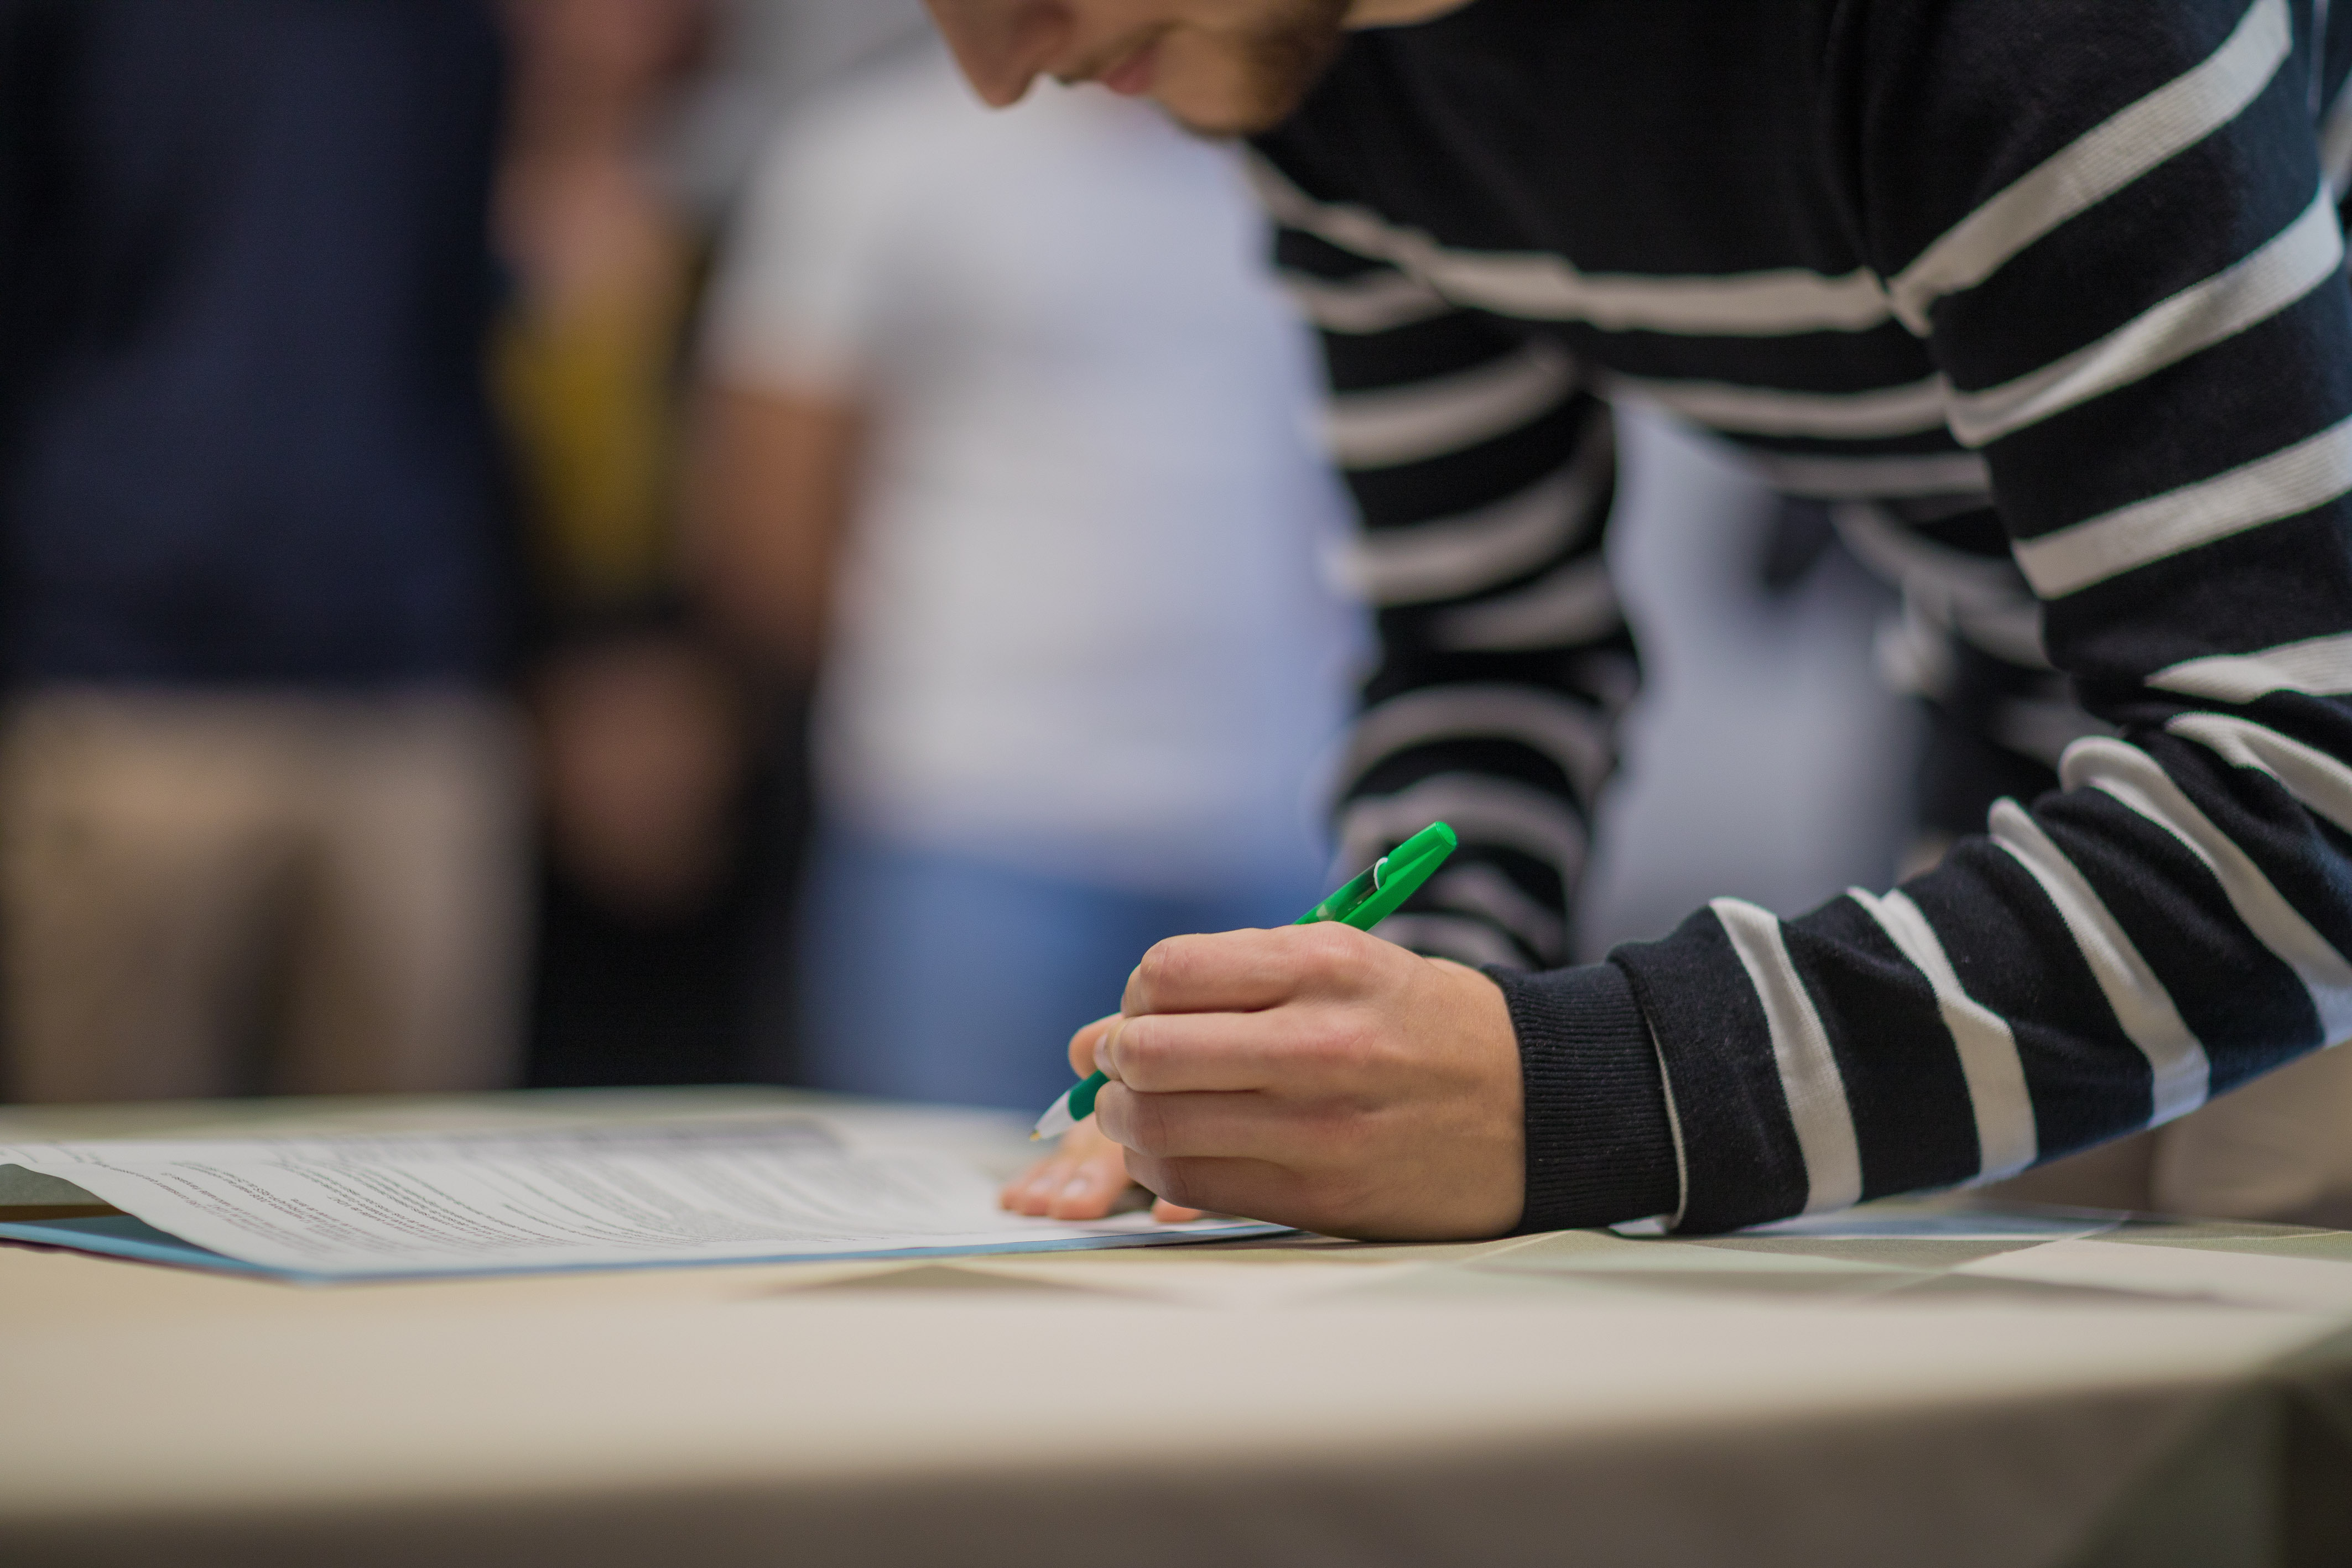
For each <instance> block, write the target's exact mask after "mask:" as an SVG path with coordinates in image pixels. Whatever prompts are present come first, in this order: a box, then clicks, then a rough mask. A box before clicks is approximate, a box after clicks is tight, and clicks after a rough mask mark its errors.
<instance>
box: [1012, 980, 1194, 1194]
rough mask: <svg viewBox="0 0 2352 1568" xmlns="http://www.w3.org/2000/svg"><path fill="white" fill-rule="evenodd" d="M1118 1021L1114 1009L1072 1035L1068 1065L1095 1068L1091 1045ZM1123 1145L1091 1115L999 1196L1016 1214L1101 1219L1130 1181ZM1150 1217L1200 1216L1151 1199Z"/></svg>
mask: <svg viewBox="0 0 2352 1568" xmlns="http://www.w3.org/2000/svg"><path fill="white" fill-rule="evenodd" d="M1117 1022H1118V1014H1117V1013H1113V1014H1112V1015H1111V1016H1110V1017H1108V1018H1105V1019H1096V1020H1095V1021H1094V1022H1092V1023H1090V1024H1088V1025H1087V1027H1086V1028H1084V1029H1082V1030H1078V1032H1077V1033H1076V1034H1075V1035H1072V1036H1071V1037H1070V1067H1071V1069H1072V1071H1076V1073H1077V1075H1078V1076H1079V1077H1081V1078H1083V1077H1085V1076H1086V1075H1087V1073H1089V1072H1092V1071H1094V1070H1095V1046H1096V1045H1097V1042H1099V1041H1100V1040H1101V1039H1102V1037H1103V1033H1104V1031H1105V1030H1108V1028H1109V1027H1110V1026H1111V1025H1112V1024H1114V1023H1117ZM1133 1185H1134V1184H1133V1183H1132V1182H1131V1181H1129V1177H1128V1174H1127V1151H1126V1150H1125V1149H1123V1148H1120V1147H1119V1146H1118V1145H1117V1144H1115V1143H1113V1142H1111V1140H1110V1139H1109V1138H1108V1137H1106V1136H1104V1135H1103V1134H1102V1131H1101V1130H1100V1128H1098V1127H1097V1125H1096V1124H1095V1122H1094V1119H1093V1118H1091V1117H1089V1118H1088V1119H1087V1120H1086V1121H1083V1122H1081V1123H1079V1124H1077V1125H1076V1126H1075V1127H1073V1128H1071V1129H1070V1130H1069V1131H1068V1132H1067V1133H1065V1134H1062V1141H1061V1143H1059V1144H1058V1145H1055V1149H1054V1152H1053V1153H1052V1154H1050V1155H1046V1156H1045V1158H1044V1159H1042V1160H1039V1161H1038V1162H1037V1163H1036V1164H1035V1165H1034V1166H1030V1167H1029V1168H1028V1169H1027V1170H1025V1171H1024V1172H1023V1173H1022V1174H1021V1175H1020V1176H1017V1177H1015V1178H1014V1179H1013V1180H1012V1181H1010V1182H1008V1183H1006V1184H1005V1187H1004V1190H1003V1192H1002V1193H1000V1194H999V1195H998V1197H997V1201H998V1202H1000V1203H1002V1204H1003V1206H1004V1207H1007V1208H1009V1209H1011V1210H1013V1212H1014V1213H1015V1214H1034V1215H1040V1216H1045V1217H1048V1218H1055V1219H1100V1218H1103V1217H1104V1216H1105V1215H1107V1214H1108V1213H1109V1212H1110V1211H1111V1209H1112V1208H1113V1207H1115V1206H1116V1205H1117V1204H1118V1201H1119V1199H1120V1198H1121V1197H1124V1196H1125V1195H1126V1193H1127V1190H1128V1188H1129V1186H1133ZM1151 1217H1152V1218H1154V1219H1159V1220H1163V1221H1165V1222H1166V1223H1168V1224H1171V1225H1181V1224H1183V1223H1184V1222H1185V1221H1186V1220H1191V1219H1198V1218H1201V1215H1200V1211H1199V1210H1198V1209H1191V1208H1179V1207H1176V1206H1175V1205H1174V1204H1172V1203H1168V1202H1164V1201H1160V1202H1155V1203H1153V1205H1152V1206H1151Z"/></svg>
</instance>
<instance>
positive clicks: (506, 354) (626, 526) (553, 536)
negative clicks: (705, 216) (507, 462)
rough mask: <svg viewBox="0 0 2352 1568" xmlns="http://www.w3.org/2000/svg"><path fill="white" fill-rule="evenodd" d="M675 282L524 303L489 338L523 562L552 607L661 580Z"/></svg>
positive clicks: (666, 540)
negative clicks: (519, 498) (514, 479)
mask: <svg viewBox="0 0 2352 1568" xmlns="http://www.w3.org/2000/svg"><path fill="white" fill-rule="evenodd" d="M684 273H685V268H684V267H682V266H681V267H678V268H677V270H676V271H675V272H674V273H673V274H672V275H671V277H669V278H668V279H666V280H661V281H656V280H654V279H649V278H645V277H634V278H628V279H626V287H608V288H604V289H600V290H597V291H595V292H593V293H590V294H584V295H577V296H574V297H572V298H569V299H565V300H563V301H562V302H561V306H560V308H552V309H548V308H532V307H531V305H530V304H529V303H525V304H523V305H522V306H521V307H520V308H518V309H517V310H516V311H515V312H514V313H512V314H511V315H510V316H509V319H508V320H507V321H506V322H505V323H504V324H503V325H502V326H501V328H500V329H499V333H498V337H497V340H496V344H495V347H494V349H493V361H492V369H493V384H494V386H495V387H496V390H497V395H498V400H499V410H500V413H501V414H502V415H503V417H504V419H505V421H506V423H507V428H508V430H509V433H510V434H511V436H512V438H513V442H514V447H515V454H516V459H517V465H518V468H519V470H520V474H521V477H522V479H523V481H524V484H525V486H526V491H527V503H528V505H527V510H528V513H529V515H530V518H531V535H532V552H533V555H534V557H535V558H536V563H537V565H538V567H539V570H540V573H541V581H542V583H543V584H544V586H545V588H546V590H547V591H548V593H549V595H550V597H551V599H552V600H553V601H554V602H555V603H556V604H557V605H558V606H559V607H560V608H562V610H565V611H573V612H594V611H599V610H608V609H613V608H615V607H621V606H626V605H629V604H631V603H634V602H637V601H643V600H645V599H646V598H648V597H650V596H653V595H656V594H658V593H660V592H662V591H666V590H667V589H668V588H670V587H671V586H672V584H673V582H674V580H675V578H676V575H677V572H676V549H675V535H674V529H673V528H672V526H671V524H672V506H671V495H672V479H673V476H674V474H675V471H676V460H677V400H676V389H675V384H674V376H673V367H674V364H675V361H676V358H677V345H678V334H679V330H680V327H681V323H682V319H683V317H684V314H685V308H686V295H687V288H686V284H685V279H684ZM613 281H614V282H615V283H619V282H622V281H623V280H621V279H614V280H613Z"/></svg>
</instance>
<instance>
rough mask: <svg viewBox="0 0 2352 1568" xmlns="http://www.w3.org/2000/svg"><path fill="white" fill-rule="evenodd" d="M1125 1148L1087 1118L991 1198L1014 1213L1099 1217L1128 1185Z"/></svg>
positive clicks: (1102, 1215) (1078, 1217)
mask: <svg viewBox="0 0 2352 1568" xmlns="http://www.w3.org/2000/svg"><path fill="white" fill-rule="evenodd" d="M1128 1186H1129V1182H1128V1176H1127V1163H1126V1151H1125V1150H1123V1149H1121V1148H1120V1147H1119V1146H1118V1145H1117V1144H1115V1143H1113V1142H1112V1141H1111V1140H1110V1139H1109V1138H1108V1137H1105V1136H1104V1135H1103V1134H1102V1133H1100V1132H1099V1131H1097V1129H1096V1127H1095V1126H1094V1124H1092V1123H1087V1124H1082V1125H1080V1126H1078V1127H1076V1128H1075V1129H1073V1130H1072V1131H1071V1132H1070V1133H1069V1134H1067V1135H1066V1136H1065V1137H1064V1138H1063V1140H1062V1143H1061V1145H1060V1147H1058V1148H1056V1149H1055V1151H1054V1152H1053V1153H1052V1154H1050V1155H1046V1156H1045V1158H1044V1159H1042V1160H1039V1161H1038V1162H1037V1163H1036V1164H1035V1165H1034V1166H1030V1167H1029V1168H1028V1169H1027V1170H1026V1171H1024V1172H1023V1173H1022V1174H1021V1175H1020V1176H1017V1177H1015V1178H1014V1179H1013V1181H1011V1182H1008V1183H1007V1184H1005V1187H1004V1190H1003V1192H1002V1193H1000V1194H998V1195H997V1201H998V1202H999V1203H1001V1204H1003V1206H1004V1207H1006V1208H1009V1209H1011V1210H1012V1211H1013V1213H1015V1214H1028V1215H1036V1216H1040V1217H1050V1218H1055V1219H1100V1218H1103V1217H1104V1216H1106V1215H1108V1213H1109V1212H1110V1211H1111V1208H1112V1207H1113V1206H1114V1205H1116V1204H1117V1203H1118V1200H1119V1198H1120V1197H1122V1196H1124V1195H1125V1193H1126V1191H1127V1189H1128Z"/></svg>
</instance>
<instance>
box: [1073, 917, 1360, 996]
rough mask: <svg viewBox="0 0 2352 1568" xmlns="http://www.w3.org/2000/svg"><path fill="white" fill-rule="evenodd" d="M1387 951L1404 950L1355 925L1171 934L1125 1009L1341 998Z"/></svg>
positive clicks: (1138, 970)
mask: <svg viewBox="0 0 2352 1568" xmlns="http://www.w3.org/2000/svg"><path fill="white" fill-rule="evenodd" d="M1383 949H1384V950H1385V951H1386V953H1387V954H1390V955H1394V954H1397V953H1399V952H1401V951H1402V950H1401V949H1398V948H1394V947H1391V946H1389V944H1387V943H1385V942H1382V941H1381V939H1380V938H1379V937H1377V936H1367V935H1366V934H1365V933H1363V932H1361V931H1358V930H1356V929H1355V928H1354V927H1353V926H1349V925H1328V924H1327V925H1284V926H1280V927H1277V928H1276V929H1275V930H1272V931H1225V932H1220V933H1218V934H1216V935H1214V936H1171V937H1170V938H1169V939H1168V940H1167V941H1165V942H1161V943H1160V944H1158V945H1157V946H1154V947H1153V948H1152V949H1151V951H1150V952H1149V953H1146V954H1145V955H1144V956H1143V962H1142V963H1140V964H1138V965H1137V966H1136V967H1135V972H1134V973H1133V974H1132V975H1129V977H1128V979H1127V996H1126V998H1125V999H1124V1001H1122V1002H1121V1004H1120V1007H1119V1010H1120V1011H1121V1012H1123V1013H1125V1014H1127V1015H1128V1016H1129V1017H1130V1018H1132V1017H1135V1016H1137V1015H1139V1014H1143V1013H1212V1012H1255V1011H1258V1010H1259V1009H1265V1008H1272V1007H1278V1006H1280V1005H1281V1004H1282V1003H1284V1002H1286V1001H1291V1000H1294V999H1296V998H1299V997H1302V996H1310V995H1312V996H1328V995H1336V994H1338V993H1339V992H1341V991H1343V990H1345V989H1348V988H1349V987H1350V985H1351V984H1352V983H1354V982H1355V981H1356V980H1357V977H1359V976H1360V974H1361V973H1362V972H1363V971H1365V970H1366V969H1367V967H1369V966H1370V965H1373V964H1376V963H1378V962H1379V961H1380V958H1381V951H1382V950H1383Z"/></svg>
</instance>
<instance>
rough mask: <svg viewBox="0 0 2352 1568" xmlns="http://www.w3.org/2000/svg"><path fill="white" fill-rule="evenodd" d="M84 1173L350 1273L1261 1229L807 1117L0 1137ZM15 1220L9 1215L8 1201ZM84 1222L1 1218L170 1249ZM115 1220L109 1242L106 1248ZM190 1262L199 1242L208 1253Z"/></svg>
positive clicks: (185, 1218)
mask: <svg viewBox="0 0 2352 1568" xmlns="http://www.w3.org/2000/svg"><path fill="white" fill-rule="evenodd" d="M9 1165H14V1166H22V1167H23V1168H25V1169H26V1170H29V1171H33V1172H36V1173H37V1174H39V1175H43V1176H55V1177H58V1178H59V1179H61V1180H64V1181H68V1182H70V1183H72V1184H73V1185H74V1186H78V1187H80V1188H81V1189H82V1190H84V1191H86V1192H89V1193H90V1194H92V1195H94V1196H96V1197H99V1198H100V1199H102V1200H103V1201H105V1202H106V1203H109V1204H111V1205H113V1206H114V1207H117V1208H120V1209H122V1210H124V1211H125V1212H126V1213H128V1214H130V1215H131V1216H133V1217H135V1218H136V1220H138V1221H141V1222H143V1227H142V1229H143V1228H144V1227H152V1229H153V1230H155V1231H161V1232H163V1233H165V1235H164V1236H163V1238H162V1239H163V1241H164V1242H166V1243H168V1242H170V1241H172V1240H173V1239H177V1240H178V1241H180V1242H184V1243H189V1244H192V1245H193V1247H194V1248H200V1249H205V1251H206V1252H209V1253H213V1254H217V1255H218V1256H219V1257H220V1258H221V1259H223V1260H234V1261H235V1262H236V1263H241V1264H245V1265H248V1266H251V1267H253V1268H256V1269H258V1270H265V1271H268V1272H273V1273H283V1274H289V1275H295V1276H300V1277H304V1278H310V1279H331V1280H355V1279H369V1278H388V1277H394V1276H416V1275H426V1274H474V1273H502V1272H509V1271H515V1270H546V1269H596V1268H625V1267H633V1266H645V1265H649V1264H677V1263H713V1262H755V1261H781V1260H807V1259H817V1258H840V1257H854V1256H871V1255H877V1254H890V1253H908V1252H948V1251H956V1252H963V1251H999V1250H1003V1251H1013V1250H1030V1249H1055V1248H1068V1247H1101V1246H1122V1245H1126V1246H1132V1245H1137V1244H1143V1243H1150V1242H1153V1241H1162V1240H1167V1241H1174V1240H1197V1239H1212V1238H1226V1237H1233V1236H1243V1235H1252V1234H1263V1233H1268V1232H1271V1231H1274V1230H1276V1229H1278V1228H1277V1227H1273V1226H1264V1225H1255V1224H1251V1223H1248V1222H1244V1221H1229V1220H1205V1221H1202V1222H1200V1223H1198V1224H1194V1225H1188V1226H1164V1225H1156V1224H1154V1223H1152V1222H1151V1221H1150V1219H1149V1218H1147V1217H1145V1216H1142V1215H1121V1216H1118V1217H1116V1218H1112V1219H1109V1220H1107V1221H1103V1222H1100V1223H1096V1224H1070V1223H1067V1222H1063V1221H1055V1220H1042V1219H1031V1218H1024V1217H1022V1216H1018V1215H1012V1214H1007V1213H1005V1212H1004V1211H1003V1209H1001V1208H999V1207H997V1203H996V1184H995V1183H994V1182H993V1181H992V1180H991V1179H990V1178H989V1177H988V1176H985V1175H983V1174H982V1172H981V1171H980V1170H979V1169H978V1168H976V1167H974V1166H971V1165H969V1164H967V1163H965V1162H964V1161H963V1160H961V1159H958V1158H955V1157H953V1156H951V1155H944V1154H940V1153H936V1152H932V1151H928V1150H925V1149H922V1148H919V1147H905V1148H895V1147H875V1146H871V1145H852V1144H849V1143H847V1142H845V1141H844V1140H843V1139H841V1138H840V1137H838V1136H837V1135H836V1134H835V1132H834V1131H833V1129H831V1128H830V1127H828V1125H827V1124H825V1122H824V1121H823V1120H822V1119H820V1118H818V1117H814V1116H808V1115H790V1116H775V1117H765V1118H760V1119H757V1120H746V1119H730V1120H728V1121H724V1122H712V1121H704V1122H674V1123H668V1124H636V1125H624V1126H614V1127H599V1128H586V1129H570V1128H567V1129H552V1130H544V1131H528V1132H498V1133H471V1134H394V1135H375V1136H367V1135H360V1136H352V1135H333V1136H316V1137H287V1138H239V1139H222V1140H216V1141H214V1140H207V1141H200V1142H162V1141H158V1142H128V1141H126V1142H109V1143H56V1144H13V1145H11V1144H0V1166H9ZM0 1218H5V1215H0ZM124 1223H125V1222H121V1221H115V1222H113V1224H114V1226H115V1227H117V1229H114V1230H110V1229H109V1228H108V1227H107V1226H106V1225H105V1224H102V1223H100V1222H96V1221H89V1222H81V1223H79V1226H78V1227H75V1226H68V1225H65V1224H64V1222H60V1224H59V1227H58V1228H50V1229H47V1230H45V1231H43V1232H41V1233H39V1234H36V1235H27V1232H28V1231H32V1230H33V1229H34V1228H33V1227H30V1226H21V1225H19V1226H8V1225H0V1235H5V1236H9V1237H12V1238H14V1239H36V1240H45V1241H49V1242H52V1243H53V1244H58V1245H66V1246H79V1247H83V1248H84V1249H88V1250H94V1251H112V1252H119V1253H128V1254H130V1255H132V1256H161V1255H162V1254H163V1252H164V1251H165V1250H166V1249H162V1248H158V1247H156V1246H154V1245H153V1244H152V1242H150V1243H149V1244H148V1245H147V1246H146V1248H145V1249H144V1250H142V1249H141V1248H140V1247H137V1246H132V1245H128V1244H122V1238H123V1236H124V1235H125V1234H126V1233H124V1232H122V1231H121V1229H120V1227H121V1226H122V1225H123V1224H124ZM110 1239H112V1240H114V1241H115V1242H116V1243H117V1244H113V1245H107V1244H105V1243H107V1242H108V1241H109V1240H110ZM177 1260H178V1261H196V1262H201V1261H204V1259H203V1257H202V1255H201V1254H198V1255H196V1256H194V1257H191V1258H184V1259H177Z"/></svg>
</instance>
